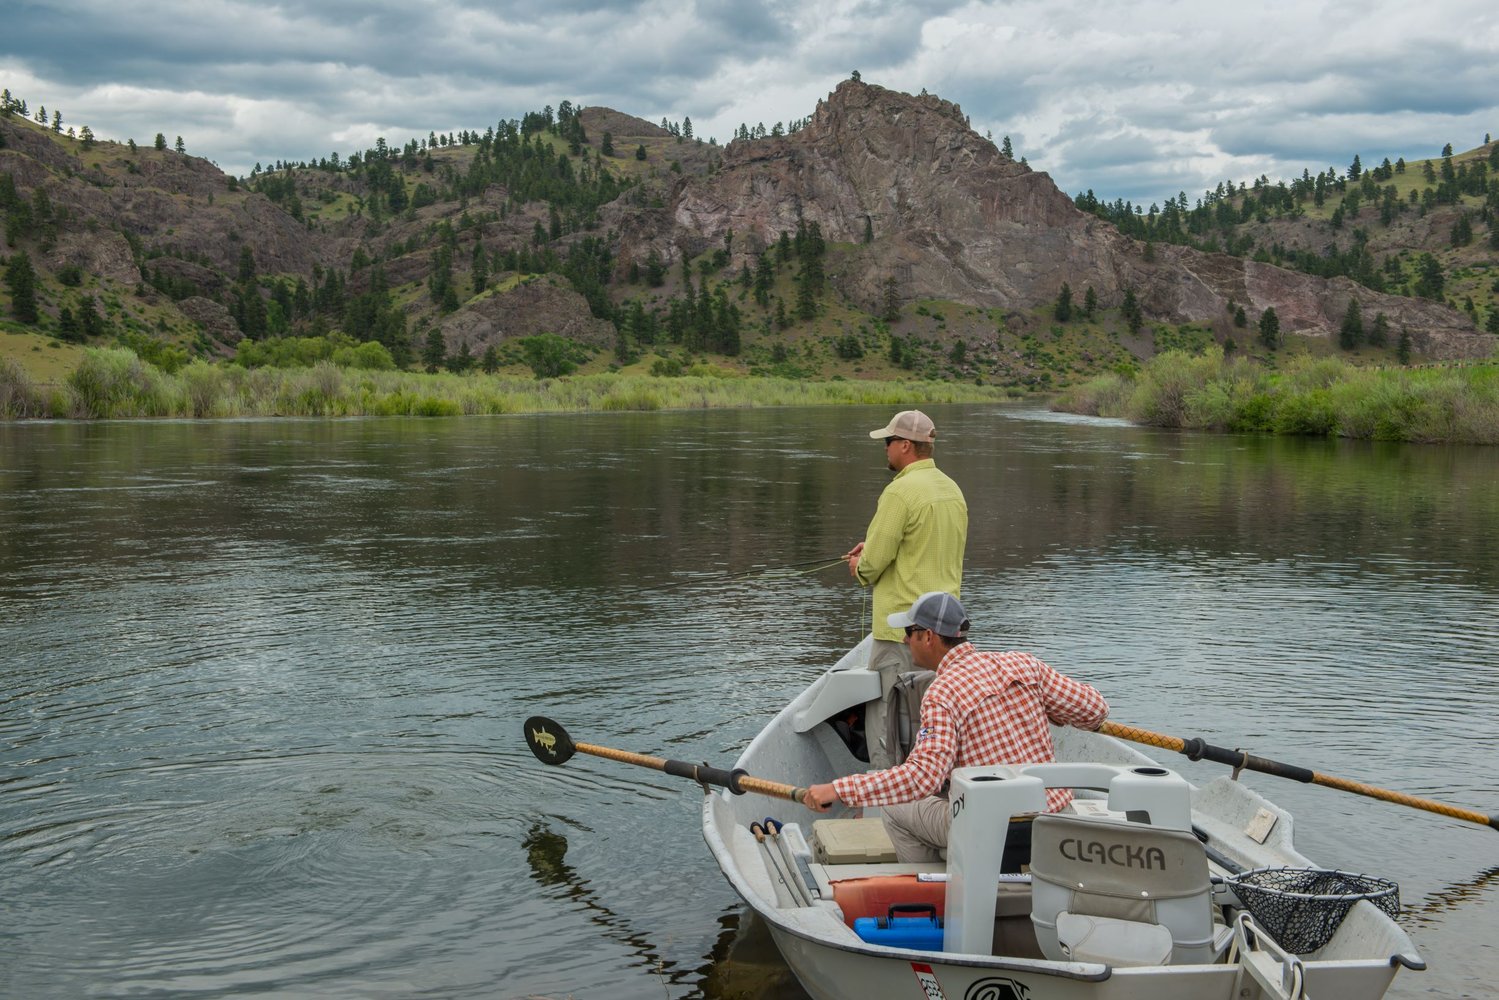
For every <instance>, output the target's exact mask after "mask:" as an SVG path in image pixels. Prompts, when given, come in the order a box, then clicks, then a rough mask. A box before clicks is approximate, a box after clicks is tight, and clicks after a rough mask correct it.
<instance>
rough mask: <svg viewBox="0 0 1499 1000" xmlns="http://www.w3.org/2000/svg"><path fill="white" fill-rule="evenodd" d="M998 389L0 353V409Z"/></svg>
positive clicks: (884, 399)
mask: <svg viewBox="0 0 1499 1000" xmlns="http://www.w3.org/2000/svg"><path fill="white" fill-rule="evenodd" d="M1002 398H1005V394H1004V391H1003V390H1000V389H996V388H992V387H981V386H975V385H967V384H961V383H945V382H940V383H933V382H869V381H831V382H801V381H794V380H790V379H782V378H763V377H753V378H750V377H743V376H725V375H722V374H721V373H720V374H688V375H684V376H681V377H676V378H658V377H654V376H648V375H622V374H609V373H603V374H597V375H576V376H569V377H565V378H547V379H533V378H529V377H520V376H507V375H483V374H478V373H467V374H463V375H456V374H451V373H438V374H424V373H419V372H406V371H390V370H381V369H378V368H351V367H341V366H340V365H338V364H336V363H335V362H334V360H331V359H330V360H322V361H318V362H317V363H316V364H313V365H311V366H310V367H298V368H274V367H261V368H245V367H241V366H240V365H236V364H209V363H208V362H205V361H201V360H197V361H192V362H189V363H188V364H186V365H183V366H182V367H181V368H179V369H177V370H176V371H175V372H173V373H168V372H164V371H162V370H161V369H160V368H157V367H156V366H155V365H153V364H151V363H149V362H147V361H144V360H142V359H141V358H140V357H139V356H138V355H136V354H135V352H133V351H130V350H128V349H125V348H111V349H105V350H90V351H88V352H87V353H86V354H85V356H84V359H83V361H82V362H81V363H80V364H79V366H78V367H77V369H76V370H75V371H74V372H73V373H72V374H71V375H69V376H68V379H67V381H66V382H65V383H63V384H61V385H42V384H40V383H37V382H36V381H34V380H33V379H32V378H31V377H30V376H29V375H27V373H26V371H25V370H24V369H23V368H22V367H21V366H20V365H18V364H16V363H15V362H13V361H10V360H7V359H4V358H0V417H3V418H37V417H40V418H62V419H69V418H72V419H106V418H121V417H127V418H128V417H179V418H180V417H270V416H287V417H354V416H424V417H430V416H459V415H465V414H497V413H546V412H564V411H588V410H598V411H608V410H675V409H703V408H710V407H711V408H717V407H752V406H810V405H829V404H881V405H896V404H906V403H918V402H921V403H957V402H984V401H991V400H996V399H1002Z"/></svg>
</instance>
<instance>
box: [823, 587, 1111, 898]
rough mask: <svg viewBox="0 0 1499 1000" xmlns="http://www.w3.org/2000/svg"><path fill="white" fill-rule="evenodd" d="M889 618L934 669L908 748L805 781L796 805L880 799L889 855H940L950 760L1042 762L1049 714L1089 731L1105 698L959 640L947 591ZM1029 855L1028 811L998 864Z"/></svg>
mask: <svg viewBox="0 0 1499 1000" xmlns="http://www.w3.org/2000/svg"><path fill="white" fill-rule="evenodd" d="M888 621H889V624H890V626H891V628H895V629H902V630H904V632H905V643H906V645H907V646H908V647H909V648H910V650H911V659H912V661H913V662H914V663H915V664H916V665H917V666H919V667H921V668H923V669H926V670H936V671H937V677H936V679H935V680H933V681H932V684H931V687H929V688H927V691H926V695H925V696H924V697H923V698H922V701H921V729H920V731H919V732H918V733H917V734H916V741H915V744H914V745H913V746H912V748H911V753H910V755H909V756H908V757H907V758H906V760H905V761H904V762H903V763H901V764H899V765H897V766H895V767H891V768H886V769H883V770H879V771H867V772H865V773H863V774H854V775H848V776H847V777H842V778H838V779H837V780H835V781H832V782H829V783H827V784H821V785H813V786H812V787H811V788H809V789H808V790H807V794H806V795H805V796H804V797H803V799H802V804H803V805H805V806H806V807H807V808H808V809H812V810H815V811H817V812H825V811H826V810H827V809H828V807H829V806H831V805H832V804H833V803H835V802H843V803H845V804H847V805H850V806H881V807H882V812H883V814H884V821H885V829H886V831H887V832H888V833H889V835H890V840H891V843H893V844H894V845H895V853H896V857H897V860H899V861H901V862H912V863H918V862H929V861H938V860H940V859H942V858H943V856H944V854H943V852H944V851H945V850H946V847H947V830H948V826H949V824H950V823H951V821H952V814H951V812H950V810H949V807H948V802H947V784H948V776H949V775H950V774H951V773H952V770H953V768H955V767H970V766H981V765H986V764H1045V763H1050V762H1051V761H1052V760H1054V759H1055V754H1054V752H1053V749H1052V742H1051V731H1050V730H1049V729H1048V728H1047V722H1048V721H1050V722H1052V723H1055V724H1057V725H1070V726H1076V727H1078V728H1079V729H1089V730H1093V729H1097V728H1098V727H1099V726H1100V725H1102V724H1103V721H1104V719H1106V718H1107V717H1108V714H1109V706H1108V703H1107V702H1105V701H1104V699H1103V695H1101V694H1099V693H1098V690H1097V689H1096V688H1094V687H1092V686H1090V685H1088V684H1084V683H1082V682H1081V681H1076V680H1073V679H1072V678H1070V677H1068V676H1066V675H1065V674H1061V673H1058V672H1057V671H1056V670H1053V669H1052V668H1051V667H1049V666H1047V665H1046V664H1045V663H1043V662H1042V661H1041V660H1039V659H1037V658H1036V657H1034V656H1032V655H1031V654H1029V653H1020V652H1003V653H998V652H984V651H981V650H978V649H975V648H974V647H973V645H972V644H971V643H969V642H968V640H967V635H968V628H969V622H968V615H967V613H966V612H965V611H964V610H963V605H962V603H960V602H959V600H958V599H957V598H956V597H954V596H953V595H952V594H948V593H945V592H943V591H940V590H937V591H930V592H928V593H925V594H922V595H921V596H920V597H918V598H917V599H916V601H915V603H914V604H912V605H911V608H910V610H908V611H905V612H898V613H896V614H892V615H890V616H889V617H888ZM1071 800H1072V792H1071V791H1069V790H1068V789H1065V788H1053V789H1049V790H1048V791H1047V793H1046V806H1047V811H1048V812H1056V811H1058V810H1060V809H1063V808H1065V807H1066V806H1067V804H1068V803H1069V802H1070V801H1071ZM1029 861H1030V822H1029V818H1027V819H1025V820H1023V821H1021V822H1019V823H1017V824H1016V827H1015V828H1014V829H1012V830H1011V831H1010V834H1009V836H1008V837H1007V838H1006V848H1005V858H1004V870H1005V871H1010V872H1015V871H1019V870H1020V866H1021V865H1023V864H1028V863H1029Z"/></svg>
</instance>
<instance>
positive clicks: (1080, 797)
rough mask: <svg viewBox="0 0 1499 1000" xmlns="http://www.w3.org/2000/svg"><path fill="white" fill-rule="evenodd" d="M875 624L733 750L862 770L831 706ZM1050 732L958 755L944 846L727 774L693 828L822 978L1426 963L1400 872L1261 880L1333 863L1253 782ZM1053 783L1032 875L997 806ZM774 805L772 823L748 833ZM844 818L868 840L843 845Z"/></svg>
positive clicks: (819, 769) (1034, 804) (901, 989)
mask: <svg viewBox="0 0 1499 1000" xmlns="http://www.w3.org/2000/svg"><path fill="white" fill-rule="evenodd" d="M869 641H870V640H869V639H866V640H865V642H864V644H861V645H860V646H859V647H857V648H856V649H854V650H853V651H851V652H850V653H849V654H848V655H846V656H845V657H844V658H843V659H842V660H841V661H840V662H839V663H838V665H837V666H835V667H834V668H833V669H832V670H830V671H828V672H827V673H825V674H823V675H822V676H821V677H819V678H818V679H817V680H816V681H815V682H813V683H812V684H811V685H810V686H809V687H808V688H807V689H806V690H805V691H803V692H801V694H799V695H798V696H797V697H796V698H795V699H794V700H793V701H792V702H791V704H789V705H787V706H786V707H785V708H784V709H783V710H782V711H781V712H780V713H779V714H778V715H777V716H776V717H775V718H774V719H773V720H771V722H770V724H769V725H767V726H766V727H765V729H764V730H763V731H762V732H761V733H760V734H759V735H758V736H757V737H756V738H755V739H754V741H753V742H752V743H751V744H750V745H749V747H748V749H746V750H745V752H744V754H743V755H742V756H741V757H740V758H739V760H738V762H737V764H736V767H737V768H742V769H743V770H744V771H747V772H749V773H750V774H757V775H776V776H781V777H784V778H786V779H788V780H794V781H795V782H796V783H797V784H800V785H811V784H814V783H819V782H825V781H831V780H832V779H834V778H836V777H838V776H840V775H844V774H849V773H855V772H858V771H862V770H865V769H866V768H867V765H866V764H864V763H863V762H862V761H859V760H858V759H856V758H855V757H854V756H853V755H852V753H850V751H849V749H848V747H847V746H846V745H845V743H844V741H843V740H842V739H840V737H839V736H838V734H837V733H836V732H835V730H834V728H833V727H832V726H831V725H829V724H828V722H827V720H829V719H831V718H833V717H836V716H838V715H839V714H840V713H843V712H846V711H847V710H848V709H850V708H853V707H854V706H857V705H860V704H862V703H863V702H865V701H867V700H868V699H869V698H871V697H873V696H875V695H876V694H877V692H878V680H877V677H876V675H874V674H873V673H871V672H870V671H868V670H866V669H864V668H863V667H862V664H864V663H865V662H867V658H868V643H869ZM1053 736H1054V737H1055V741H1056V752H1057V763H1054V764H1046V765H1030V766H1022V767H982V768H961V769H959V770H957V771H955V772H954V774H953V780H952V785H951V790H950V793H949V797H950V799H951V800H952V802H953V804H954V818H953V823H952V831H951V834H950V836H949V842H948V851H947V861H946V864H945V865H941V864H939V865H931V864H924V865H904V864H897V863H895V862H894V861H893V860H888V858H892V857H893V854H889V853H885V852H884V845H881V844H880V843H879V841H880V839H881V838H882V836H883V832H882V827H881V825H880V823H879V820H878V818H877V817H875V816H874V813H875V812H876V811H875V810H867V811H866V816H865V817H864V818H862V819H858V820H849V819H844V820H843V821H842V823H840V824H832V825H830V824H828V823H827V822H825V821H826V820H828V819H837V818H838V813H836V812H834V813H829V814H814V813H812V812H810V811H808V810H806V809H805V808H803V807H801V806H800V805H795V804H792V803H790V802H774V801H772V800H770V799H767V798H764V797H761V796H757V795H734V794H731V793H730V792H728V791H727V790H715V791H713V792H711V793H710V794H708V795H707V796H706V798H705V800H704V805H703V836H704V837H705V839H706V840H707V842H708V847H709V849H710V850H711V851H712V852H713V856H714V858H715V859H716V860H717V862H718V864H719V867H720V868H722V869H723V873H724V875H725V877H727V879H728V880H729V883H730V884H731V885H732V886H733V887H734V890H735V891H736V892H737V893H738V894H739V895H740V896H741V897H742V898H743V899H744V901H745V902H746V903H747V904H748V905H749V906H751V907H752V908H753V909H754V911H755V912H756V914H757V915H758V916H759V917H760V918H761V919H763V920H764V921H765V923H766V924H767V925H768V926H769V929H770V933H771V935H772V936H773V938H774V939H775V942H776V944H777V946H778V947H779V948H780V951H781V954H782V955H783V956H784V957H785V959H786V962H787V964H788V965H789V966H790V968H791V970H792V971H793V972H794V973H795V974H796V977H797V978H798V979H799V980H800V981H801V983H802V985H803V987H804V988H805V989H806V990H807V992H808V993H809V994H811V995H812V996H813V997H815V998H818V1000H869V998H876V997H878V998H891V997H912V998H913V1000H914V998H921V997H927V998H948V1000H958V998H963V1000H1073V998H1076V1000H1084V998H1086V1000H1257V998H1279V1000H1295V998H1305V997H1311V998H1316V1000H1323V998H1329V1000H1330V998H1337V1000H1375V998H1378V997H1381V996H1383V995H1384V993H1385V991H1386V990H1387V989H1388V987H1389V985H1390V983H1391V981H1392V980H1393V979H1394V977H1395V975H1396V973H1397V972H1398V971H1399V970H1400V968H1402V967H1404V968H1407V969H1422V968H1424V967H1425V963H1424V962H1423V961H1422V959H1421V957H1420V955H1419V953H1418V952H1417V951H1416V948H1415V946H1414V945H1413V944H1412V943H1411V940H1410V938H1409V937H1407V936H1406V934H1405V932H1404V931H1403V930H1401V929H1400V927H1399V925H1398V924H1396V922H1395V921H1394V920H1393V919H1391V916H1390V915H1389V913H1387V912H1386V910H1389V911H1390V912H1394V910H1395V908H1396V907H1397V906H1398V894H1395V893H1394V887H1393V886H1389V892H1386V893H1384V894H1383V898H1382V899H1381V898H1377V897H1379V896H1380V895H1381V894H1380V893H1375V892H1365V893H1361V894H1352V895H1351V897H1350V895H1348V894H1340V893H1338V892H1333V893H1331V894H1330V893H1328V892H1327V891H1326V890H1325V889H1317V888H1311V889H1306V888H1303V889H1302V890H1301V891H1291V890H1277V889H1276V888H1275V887H1274V885H1273V881H1274V879H1273V877H1275V876H1279V875H1282V874H1285V873H1284V872H1283V871H1282V870H1291V874H1306V875H1311V876H1316V877H1318V878H1322V879H1324V880H1325V879H1326V878H1328V877H1333V881H1334V882H1336V881H1337V879H1336V876H1339V875H1344V874H1346V873H1335V872H1327V871H1324V870H1319V869H1315V868H1314V866H1313V865H1312V863H1311V862H1310V861H1309V860H1308V859H1307V858H1305V857H1303V856H1302V855H1301V854H1300V853H1298V852H1297V851H1296V849H1295V847H1294V846H1293V845H1292V822H1291V816H1290V815H1289V814H1288V813H1286V812H1285V811H1284V810H1282V809H1280V808H1279V807H1277V806H1276V805H1274V804H1273V803H1271V802H1269V801H1267V800H1265V799H1264V798H1262V797H1261V796H1260V795H1258V794H1256V793H1255V792H1254V791H1252V790H1250V789H1248V788H1246V787H1245V786H1243V785H1242V784H1240V783H1238V782H1237V781H1234V780H1231V779H1230V778H1229V777H1227V776H1224V777H1220V778H1217V779H1215V780H1213V781H1211V782H1209V783H1207V784H1205V785H1203V786H1201V787H1197V786H1194V785H1192V784H1190V783H1188V782H1187V781H1186V780H1185V779H1183V778H1182V777H1180V776H1179V775H1177V774H1176V773H1174V772H1173V771H1170V770H1169V769H1167V768H1164V767H1161V766H1160V765H1159V764H1158V763H1157V762H1156V761H1154V760H1152V759H1150V758H1149V757H1146V756H1145V755H1144V754H1142V753H1140V752H1138V751H1136V750H1134V749H1133V748H1132V747H1130V746H1129V745H1127V744H1125V743H1122V742H1119V741H1118V740H1115V739H1113V738H1111V737H1108V736H1104V735H1100V734H1098V733H1089V732H1083V731H1081V730H1077V729H1057V730H1055V731H1054V732H1053ZM1048 787H1072V788H1074V789H1075V790H1076V791H1075V799H1074V803H1073V805H1072V806H1070V807H1069V808H1068V809H1067V810H1066V811H1065V812H1063V813H1059V814H1053V815H1051V816H1042V817H1038V818H1037V819H1036V820H1035V823H1034V826H1033V844H1034V846H1033V849H1032V850H1033V853H1032V862H1031V871H1030V873H1029V875H1020V876H1016V875H1002V874H1000V855H1001V853H1002V850H1003V846H1004V836H1005V833H1006V831H1007V829H1008V827H1009V823H1008V819H1009V817H1011V816H1013V815H1019V814H1023V813H1030V812H1035V811H1037V810H1039V809H1040V808H1041V806H1040V803H1041V802H1042V801H1043V800H1044V795H1045V789H1046V788H1048ZM767 813H769V814H771V815H772V816H775V817H778V818H779V819H778V822H779V821H784V825H783V826H782V829H781V830H780V832H779V834H778V835H774V836H770V837H764V838H760V837H757V833H759V832H760V831H761V826H760V825H759V824H761V823H762V821H763V820H764V819H765V818H766V814H767ZM850 824H854V825H852V826H851V825H850ZM752 825H755V828H754V829H753V830H752ZM774 829H775V824H772V825H771V830H772V832H774ZM835 832H836V833H837V834H838V836H839V837H840V838H842V839H840V840H839V843H837V844H833V843H829V841H832V840H833V839H834V837H833V836H832V835H833V834H834V833H835ZM850 833H852V834H854V835H855V837H854V840H855V842H858V837H859V836H861V835H870V836H869V840H870V841H871V842H872V843H873V847H871V848H870V850H869V852H867V853H865V854H864V856H862V857H855V858H850V857H849V856H848V853H849V852H847V851H845V850H844V847H845V846H846V845H847V844H848V843H849V840H848V835H849V834H850ZM840 845H842V846H840ZM853 853H856V854H857V853H858V852H857V851H855V852H853ZM1267 869H1268V870H1270V871H1264V872H1262V873H1261V875H1260V876H1256V875H1254V874H1244V873H1246V872H1250V873H1253V872H1260V871H1261V870H1267ZM1264 876H1272V879H1271V883H1266V882H1264V881H1258V882H1257V879H1262V878H1263V877H1264ZM1349 877H1350V878H1352V879H1358V878H1360V877H1359V876H1349ZM1372 881H1373V882H1375V883H1377V882H1378V881H1379V880H1372ZM1282 884H1283V885H1284V883H1282ZM1367 884H1368V882H1367V881H1366V882H1365V883H1364V885H1367ZM1257 885H1268V887H1267V888H1265V889H1263V890H1261V889H1259V888H1257V887H1256V886H1257ZM1392 897H1393V898H1392ZM1371 899H1373V900H1374V901H1371ZM1376 902H1382V903H1383V904H1384V908H1381V906H1379V905H1376ZM1392 902H1393V903H1394V905H1391V904H1392ZM892 906H897V907H898V908H897V909H895V910H894V911H892V910H891V907H892ZM1267 914H1268V915H1267ZM934 915H935V917H938V918H940V921H939V920H938V919H934ZM861 918H862V919H861ZM1314 924H1315V925H1320V928H1321V932H1320V933H1319V932H1318V930H1317V929H1316V928H1315V927H1313V926H1311V925H1314ZM856 927H857V930H856ZM1323 939H1325V940H1323Z"/></svg>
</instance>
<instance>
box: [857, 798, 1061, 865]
mask: <svg viewBox="0 0 1499 1000" xmlns="http://www.w3.org/2000/svg"><path fill="white" fill-rule="evenodd" d="M881 811H882V812H883V813H884V820H885V832H886V833H887V834H889V836H890V843H892V844H894V845H895V860H896V861H899V862H901V863H903V864H925V863H927V862H934V861H942V860H944V859H945V858H946V857H947V832H948V830H949V828H951V826H952V804H951V803H949V802H948V801H947V796H945V795H928V796H927V797H926V798H924V799H917V800H916V801H915V802H902V803H900V804H899V805H893V806H882V807H881ZM1030 863H1031V817H1030V816H1024V817H1017V818H1015V819H1012V820H1010V829H1009V831H1008V832H1007V833H1006V834H1005V853H1004V858H1003V859H1002V861H1001V863H1000V870H1001V871H1005V872H1019V871H1020V869H1021V867H1022V866H1024V865H1028V864H1030Z"/></svg>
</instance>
